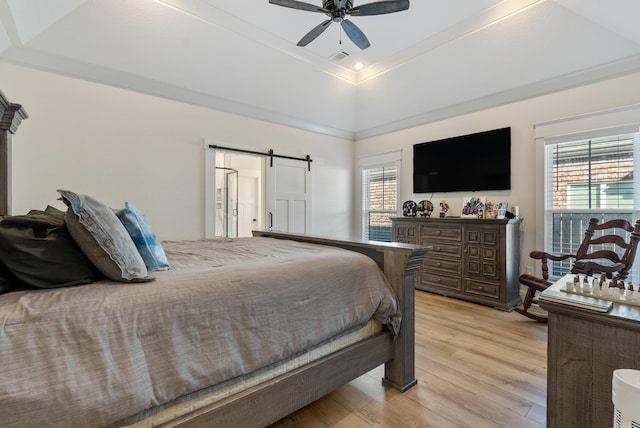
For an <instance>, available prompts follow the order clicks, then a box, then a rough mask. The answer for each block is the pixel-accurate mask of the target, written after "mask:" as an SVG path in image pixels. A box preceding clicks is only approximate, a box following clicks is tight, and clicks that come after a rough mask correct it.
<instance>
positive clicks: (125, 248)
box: [58, 190, 154, 282]
mask: <svg viewBox="0 0 640 428" xmlns="http://www.w3.org/2000/svg"><path fill="white" fill-rule="evenodd" d="M58 192H59V193H60V195H61V196H62V200H63V201H64V202H65V203H66V204H67V205H68V206H69V209H68V210H67V213H66V214H65V218H64V219H65V223H66V224H67V228H68V229H69V233H70V234H71V236H72V237H73V239H74V241H76V243H77V244H78V246H79V247H80V248H81V249H82V251H83V252H84V254H85V255H86V256H87V257H88V258H89V260H91V261H92V262H93V264H94V265H95V266H96V267H97V268H98V269H99V270H100V272H102V273H103V274H104V275H105V276H106V277H107V278H109V279H112V280H114V281H121V282H130V281H133V282H144V281H152V280H153V279H154V278H152V277H149V276H148V275H147V273H148V272H147V268H146V266H145V264H144V260H142V257H141V256H140V253H139V252H138V250H137V248H136V246H135V244H134V243H133V240H132V239H131V236H129V233H128V232H127V230H126V229H125V228H124V226H123V225H122V223H121V222H120V220H118V217H116V215H115V214H114V213H113V211H112V210H111V208H109V207H108V206H106V205H104V204H102V203H100V202H98V201H97V200H95V199H93V198H92V197H91V196H87V195H79V194H76V193H74V192H70V191H68V190H58Z"/></svg>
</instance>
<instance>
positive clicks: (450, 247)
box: [391, 217, 521, 311]
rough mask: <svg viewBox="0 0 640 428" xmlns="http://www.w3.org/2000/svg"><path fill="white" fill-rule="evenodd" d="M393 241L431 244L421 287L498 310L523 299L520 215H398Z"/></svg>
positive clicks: (420, 280) (394, 225)
mask: <svg viewBox="0 0 640 428" xmlns="http://www.w3.org/2000/svg"><path fill="white" fill-rule="evenodd" d="M391 221H392V223H393V240H394V241H396V242H403V243H409V244H419V245H429V246H431V247H432V250H431V251H430V252H429V253H428V255H427V256H426V257H425V259H424V261H423V263H422V267H421V269H420V271H419V273H418V277H417V281H416V288H418V289H420V290H424V291H431V292H434V293H438V294H442V295H445V296H450V297H456V298H459V299H464V300H468V301H472V302H476V303H482V304H485V305H489V306H493V307H495V308H498V309H502V310H507V311H510V310H512V309H513V308H514V307H515V306H518V305H519V304H520V303H521V299H520V292H519V290H520V284H519V282H518V276H519V275H520V224H521V220H520V219H512V220H496V219H491V220H484V219H473V218H460V217H445V218H424V217H396V218H393V219H392V220H391Z"/></svg>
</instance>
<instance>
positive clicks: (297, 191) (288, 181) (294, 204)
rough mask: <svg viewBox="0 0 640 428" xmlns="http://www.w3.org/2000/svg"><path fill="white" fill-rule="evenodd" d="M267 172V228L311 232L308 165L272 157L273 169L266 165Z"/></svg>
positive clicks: (309, 173)
mask: <svg viewBox="0 0 640 428" xmlns="http://www.w3.org/2000/svg"><path fill="white" fill-rule="evenodd" d="M267 162H269V159H267ZM266 170H267V174H266V175H267V195H266V197H267V219H266V220H267V221H266V223H267V229H268V230H274V231H278V232H292V233H311V172H310V171H309V168H308V164H307V163H306V162H302V161H299V160H292V159H283V158H273V166H272V167H269V166H267V168H266Z"/></svg>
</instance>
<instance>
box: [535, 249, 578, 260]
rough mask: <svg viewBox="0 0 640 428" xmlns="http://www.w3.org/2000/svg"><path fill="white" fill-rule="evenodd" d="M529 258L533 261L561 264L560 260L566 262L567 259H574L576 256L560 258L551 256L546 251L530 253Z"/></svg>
mask: <svg viewBox="0 0 640 428" xmlns="http://www.w3.org/2000/svg"><path fill="white" fill-rule="evenodd" d="M529 257H531V258H532V259H536V260H545V259H547V260H553V261H555V262H559V261H560V260H566V259H570V258H572V257H575V255H574V254H561V255H559V256H556V255H553V254H549V253H545V252H544V251H532V252H531V253H529Z"/></svg>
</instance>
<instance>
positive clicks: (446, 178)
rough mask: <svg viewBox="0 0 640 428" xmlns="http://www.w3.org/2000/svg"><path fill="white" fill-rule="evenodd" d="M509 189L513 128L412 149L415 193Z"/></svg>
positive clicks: (416, 146)
mask: <svg viewBox="0 0 640 428" xmlns="http://www.w3.org/2000/svg"><path fill="white" fill-rule="evenodd" d="M510 188H511V127H507V128H501V129H494V130H491V131H484V132H478V133H475V134H469V135H462V136H459V137H453V138H446V139H443V140H437V141H431V142H427V143H420V144H415V145H414V146H413V193H435V192H459V191H478V190H506V189H510Z"/></svg>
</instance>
